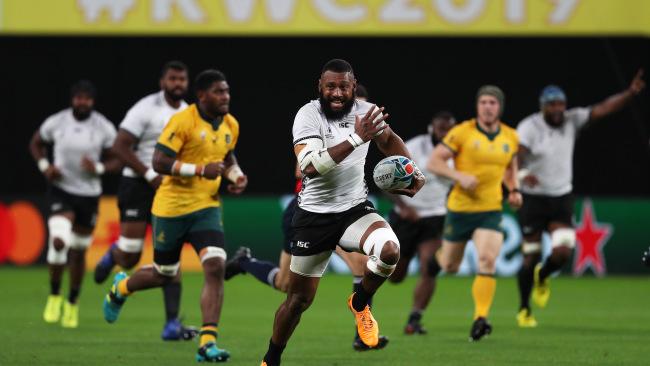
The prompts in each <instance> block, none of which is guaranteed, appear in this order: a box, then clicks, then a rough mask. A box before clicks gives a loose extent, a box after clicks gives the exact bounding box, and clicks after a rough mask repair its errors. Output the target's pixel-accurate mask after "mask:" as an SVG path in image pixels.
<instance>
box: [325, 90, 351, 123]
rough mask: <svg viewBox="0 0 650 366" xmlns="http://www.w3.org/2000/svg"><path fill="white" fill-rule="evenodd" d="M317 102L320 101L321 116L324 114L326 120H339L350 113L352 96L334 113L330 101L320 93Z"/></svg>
mask: <svg viewBox="0 0 650 366" xmlns="http://www.w3.org/2000/svg"><path fill="white" fill-rule="evenodd" d="M318 100H319V101H320V106H321V109H322V110H323V114H325V117H327V119H328V120H339V119H341V118H343V116H345V115H346V114H348V113H350V111H351V110H352V106H354V96H352V98H350V100H348V101H346V102H344V103H343V108H342V109H341V110H340V111H335V110H333V109H332V106H331V105H330V101H329V100H327V98H325V97H324V96H323V93H320V95H319V96H318Z"/></svg>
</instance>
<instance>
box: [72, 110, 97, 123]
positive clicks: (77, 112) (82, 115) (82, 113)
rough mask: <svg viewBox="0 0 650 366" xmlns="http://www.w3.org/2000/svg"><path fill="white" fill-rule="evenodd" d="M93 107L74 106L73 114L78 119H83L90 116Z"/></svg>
mask: <svg viewBox="0 0 650 366" xmlns="http://www.w3.org/2000/svg"><path fill="white" fill-rule="evenodd" d="M92 111H93V110H92V108H85V107H84V108H78V107H76V108H75V107H73V108H72V115H73V116H74V118H75V119H76V120H77V121H83V120H85V119H87V118H88V117H90V113H91V112H92Z"/></svg>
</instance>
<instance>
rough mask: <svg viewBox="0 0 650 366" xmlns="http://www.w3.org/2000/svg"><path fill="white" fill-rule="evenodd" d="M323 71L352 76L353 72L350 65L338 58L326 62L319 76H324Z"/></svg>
mask: <svg viewBox="0 0 650 366" xmlns="http://www.w3.org/2000/svg"><path fill="white" fill-rule="evenodd" d="M325 71H332V72H349V73H350V74H354V71H353V70H352V65H350V63H349V62H347V61H345V60H342V59H340V58H335V59H332V60H329V61H327V63H326V64H325V66H323V69H322V70H321V72H320V73H321V75H322V74H324V73H325Z"/></svg>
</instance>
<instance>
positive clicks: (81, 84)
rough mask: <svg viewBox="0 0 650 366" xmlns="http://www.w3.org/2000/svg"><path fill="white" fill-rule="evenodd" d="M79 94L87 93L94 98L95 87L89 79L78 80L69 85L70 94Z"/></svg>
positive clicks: (72, 95)
mask: <svg viewBox="0 0 650 366" xmlns="http://www.w3.org/2000/svg"><path fill="white" fill-rule="evenodd" d="M79 94H87V95H88V96H90V97H91V98H93V99H95V96H96V95H97V89H95V86H94V85H93V83H91V82H90V81H89V80H85V79H83V80H79V81H77V82H76V83H74V84H72V86H71V87H70V96H71V97H74V96H76V95H79Z"/></svg>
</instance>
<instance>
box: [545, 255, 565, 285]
mask: <svg viewBox="0 0 650 366" xmlns="http://www.w3.org/2000/svg"><path fill="white" fill-rule="evenodd" d="M563 265H564V261H563V260H558V259H556V258H554V256H553V255H551V256H549V257H548V258H546V262H544V265H543V266H542V269H541V270H540V271H539V280H540V281H544V280H545V279H546V278H547V277H548V276H550V275H551V274H553V272H555V271H557V270H559V269H560V268H562V266H563Z"/></svg>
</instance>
